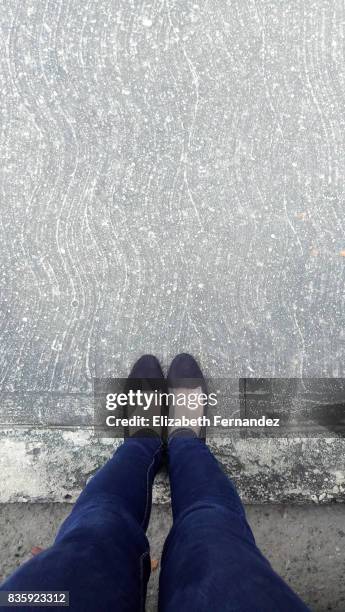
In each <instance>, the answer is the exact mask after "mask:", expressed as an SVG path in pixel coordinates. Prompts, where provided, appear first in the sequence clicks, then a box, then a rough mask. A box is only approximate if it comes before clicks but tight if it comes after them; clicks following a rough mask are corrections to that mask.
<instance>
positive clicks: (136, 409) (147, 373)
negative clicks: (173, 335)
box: [123, 355, 167, 441]
mask: <svg viewBox="0 0 345 612" xmlns="http://www.w3.org/2000/svg"><path fill="white" fill-rule="evenodd" d="M123 391H124V393H126V394H127V395H128V393H129V392H130V391H133V392H134V393H137V392H138V391H139V392H142V393H146V394H148V395H150V396H152V395H153V400H152V403H151V405H150V407H149V409H148V410H143V407H142V405H141V404H140V402H139V403H138V404H137V405H134V406H133V405H127V406H125V409H124V417H125V418H129V419H131V418H133V417H137V418H139V417H144V418H146V419H150V421H151V422H152V418H153V416H162V415H163V416H165V414H166V411H165V405H164V406H162V405H161V402H160V397H159V396H160V394H161V393H166V392H167V386H166V381H165V378H164V374H163V371H162V368H161V365H160V363H159V361H158V359H157V358H156V357H155V356H154V355H143V356H142V357H140V359H138V361H136V362H135V364H134V366H133V367H132V370H131V372H130V374H129V376H128V378H127V381H126V384H125V387H124V390H123ZM140 401H141V400H140ZM124 430H125V432H124V434H125V437H152V436H155V437H160V438H161V439H162V441H164V440H165V439H166V428H165V427H164V426H163V425H159V426H153V425H151V424H150V425H149V426H147V427H146V426H141V425H140V424H131V425H129V426H128V427H125V428H124Z"/></svg>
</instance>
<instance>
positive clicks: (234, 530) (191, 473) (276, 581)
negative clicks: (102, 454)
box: [159, 355, 307, 612]
mask: <svg viewBox="0 0 345 612" xmlns="http://www.w3.org/2000/svg"><path fill="white" fill-rule="evenodd" d="M184 377H185V378H188V379H189V381H192V382H193V380H194V381H195V384H194V385H193V387H194V388H193V389H192V390H191V392H195V390H196V389H199V392H200V391H201V390H205V381H204V380H203V377H202V373H201V371H200V368H199V367H198V365H197V363H196V362H195V361H194V359H193V358H192V357H190V356H189V355H180V356H178V357H177V358H176V359H175V360H174V361H173V364H172V366H171V368H170V372H169V376H168V382H169V391H172V392H173V393H178V391H181V389H182V390H183V392H184V395H186V396H188V393H187V392H186V383H185V382H184ZM179 412H181V411H180V408H176V407H175V409H174V410H173V411H172V414H174V415H175V416H176V415H177V416H178V415H179ZM187 412H188V411H187ZM202 412H203V409H202V406H200V409H198V410H194V412H193V415H192V416H200V414H202ZM202 435H204V432H203V431H202V429H200V427H195V428H194V430H192V429H189V430H188V429H187V430H181V429H180V430H178V429H176V428H173V429H172V430H170V439H169V442H168V460H169V475H170V484H171V495H172V511H173V519H174V522H173V527H172V529H171V532H170V534H169V535H168V538H167V540H166V542H165V546H164V550H163V556H162V564H161V575H160V591H159V610H160V611H161V612H169V611H171V612H175V611H176V610H179V612H183V611H184V610H186V611H187V610H188V611H189V610H198V612H305V611H306V610H307V607H306V606H305V605H304V604H303V602H302V601H301V600H300V599H299V598H298V597H297V595H295V594H294V593H293V591H292V590H291V589H290V588H289V587H288V586H287V585H286V584H285V582H284V581H283V580H282V579H281V578H280V577H279V576H278V575H277V574H276V573H275V572H274V571H273V569H272V568H271V566H270V564H269V562H268V561H267V560H266V559H265V557H264V556H263V555H262V553H261V552H260V551H259V549H258V548H257V546H256V544H255V540H254V537H253V534H252V531H251V529H250V527H249V525H248V523H247V521H246V517H245V512H244V508H243V506H242V503H241V500H240V498H239V495H238V493H237V491H236V489H235V487H234V485H233V483H232V482H231V480H230V479H229V478H228V477H227V476H226V475H225V474H224V472H223V470H222V469H221V467H220V465H219V463H218V462H217V460H216V459H215V457H214V456H213V455H212V453H211V452H210V450H209V449H208V447H207V445H206V443H205V441H204V440H203V439H201V438H200V437H199V436H202Z"/></svg>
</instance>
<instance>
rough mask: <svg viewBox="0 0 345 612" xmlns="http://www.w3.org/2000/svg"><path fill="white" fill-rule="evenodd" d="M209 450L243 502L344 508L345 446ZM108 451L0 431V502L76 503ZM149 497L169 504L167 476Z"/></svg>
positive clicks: (93, 442) (98, 443)
mask: <svg viewBox="0 0 345 612" xmlns="http://www.w3.org/2000/svg"><path fill="white" fill-rule="evenodd" d="M119 443H120V441H115V445H118V444H119ZM209 446H210V448H211V450H212V451H213V452H214V453H215V455H216V456H217V458H218V460H219V461H220V463H221V464H222V465H223V467H224V469H225V471H226V472H227V473H228V474H229V475H230V476H231V477H232V479H233V480H234V482H235V484H236V486H237V487H238V490H239V492H240V494H241V496H242V499H243V501H244V502H245V503H254V504H255V503H289V502H291V503H327V502H345V440H342V439H336V438H335V439H333V438H323V439H321V438H318V439H315V438H309V439H301V438H299V439H297V438H292V439H291V438H290V439H286V438H279V439H265V440H254V439H251V440H243V439H235V438H234V439H214V440H211V441H210V443H209ZM113 448H114V440H111V439H103V440H99V439H96V438H95V437H94V436H93V434H92V433H91V431H85V430H83V431H80V430H79V431H72V430H71V431H68V430H65V431H61V430H47V429H42V430H37V429H36V430H31V429H17V430H14V429H11V430H5V429H3V430H0V473H1V485H2V486H1V490H0V503H6V502H66V501H69V502H74V501H75V499H76V497H77V496H78V494H79V492H80V490H81V489H82V487H83V486H84V484H85V482H86V481H87V479H88V478H89V477H90V476H91V475H92V474H93V473H94V472H95V471H96V470H97V469H98V468H99V467H101V466H102V465H103V464H104V462H105V461H106V460H107V459H108V458H109V457H110V456H111V454H112V451H113ZM153 497H154V501H155V502H156V503H167V502H168V501H169V481H168V478H167V475H166V474H164V473H162V474H159V475H158V477H157V479H156V484H155V487H154V495H153Z"/></svg>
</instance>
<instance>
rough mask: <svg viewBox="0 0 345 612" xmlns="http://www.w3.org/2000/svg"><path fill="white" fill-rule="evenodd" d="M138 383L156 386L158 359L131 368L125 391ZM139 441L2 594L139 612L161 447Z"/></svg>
mask: <svg viewBox="0 0 345 612" xmlns="http://www.w3.org/2000/svg"><path fill="white" fill-rule="evenodd" d="M140 379H142V382H143V384H146V383H145V381H146V382H147V381H149V380H152V379H155V380H156V381H157V384H158V385H159V384H162V385H163V383H164V378H163V373H162V371H161V368H160V365H159V363H158V361H157V359H155V358H154V357H152V356H150V355H145V356H143V357H142V358H141V359H139V360H138V361H137V362H136V364H135V365H134V367H133V369H132V372H131V374H130V376H129V379H128V381H129V382H128V384H127V387H128V388H127V390H129V389H130V388H131V386H132V385H134V386H137V385H138V384H139V385H140V384H141V383H140ZM151 433H153V432H151ZM142 434H143V431H136V428H135V427H134V428H133V430H132V431H128V435H131V436H133V437H130V438H129V439H127V440H126V441H125V442H124V444H122V445H121V446H120V447H119V449H118V450H117V451H116V453H115V454H114V456H113V457H112V458H111V459H110V460H109V461H108V462H107V463H106V464H105V466H104V467H103V468H102V469H100V470H99V471H98V472H97V474H96V475H95V476H94V477H93V478H92V479H91V480H90V482H89V483H88V484H87V486H86V488H85V489H84V491H83V492H82V494H81V495H80V497H79V499H78V500H77V502H76V504H75V506H74V508H73V510H72V512H71V514H70V515H69V517H68V518H67V519H66V521H65V522H64V523H63V525H62V526H61V528H60V530H59V532H58V534H57V537H56V540H55V542H54V544H53V546H52V547H51V548H49V549H48V550H46V551H44V552H42V553H41V554H39V555H37V556H36V557H34V558H33V559H32V560H30V561H29V562H28V563H26V564H24V565H23V566H22V567H20V568H19V569H18V570H17V571H16V572H15V573H14V574H13V575H12V576H10V577H9V578H8V579H7V580H6V581H5V583H3V584H2V586H1V587H0V588H1V590H2V591H10V590H17V591H23V590H26V591H28V590H29V591H37V590H39V591H69V592H70V609H71V610H73V611H74V612H110V611H112V612H113V611H114V610H116V612H122V611H128V612H138V611H140V610H144V607H145V595H146V585H147V581H148V578H149V575H150V569H151V568H150V556H149V544H148V541H147V538H146V535H145V531H146V528H147V525H148V521H149V516H150V510H151V492H152V483H153V479H154V476H155V473H156V471H157V469H158V466H159V464H160V461H161V456H162V440H161V437H160V436H159V435H158V434H157V432H156V434H154V433H153V437H148V436H149V434H147V432H145V437H143V435H142ZM2 609H5V608H2V607H1V606H0V610H2ZM7 609H8V608H6V610H7ZM21 609H23V608H21ZM24 609H25V610H31V609H32V610H34V609H36V608H33V607H32V608H30V607H29V606H26V607H24ZM41 609H42V608H41ZM43 609H47V610H48V609H49V610H50V609H51V608H43Z"/></svg>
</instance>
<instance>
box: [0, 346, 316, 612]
mask: <svg viewBox="0 0 345 612" xmlns="http://www.w3.org/2000/svg"><path fill="white" fill-rule="evenodd" d="M136 368H137V369H136V374H137V375H138V372H139V373H140V374H142V375H143V378H144V377H145V376H146V375H147V373H148V372H149V373H150V372H151V374H150V375H152V372H153V373H154V375H152V378H158V374H159V376H163V374H162V372H161V370H160V366H159V364H158V362H156V360H155V358H153V357H150V356H144V357H143V358H141V360H139V362H137V364H136ZM155 370H156V372H154V371H155ZM170 372H171V374H170V380H172V381H173V380H174V379H175V380H177V379H178V378H181V379H182V378H192V377H197V376H199V377H200V376H201V373H200V370H199V369H198V366H197V364H196V362H195V361H194V360H193V359H192V357H190V356H188V355H185V354H184V355H180V356H178V357H177V358H176V359H175V360H174V362H173V364H172V367H171V370H170ZM191 375H192V376H191ZM168 380H169V378H168ZM172 384H173V383H172ZM139 433H140V432H139ZM141 433H142V432H141ZM170 434H171V435H170V436H169V437H168V442H167V449H166V453H167V458H168V469H169V477H170V484H171V498H172V512H173V526H172V529H171V531H170V533H169V535H168V537H167V540H166V542H165V545H164V550H163V555H162V559H161V573H160V582H159V610H160V611H163V612H184V611H186V612H187V611H188V612H190V611H192V612H193V611H195V612H306V611H307V610H308V608H307V607H306V605H305V604H304V603H303V602H302V601H301V600H300V599H299V597H298V596H297V595H296V594H295V593H294V592H293V591H292V590H291V588H290V587H289V586H288V585H287V584H286V583H285V582H284V581H283V580H282V579H281V578H280V577H279V576H278V575H277V574H276V573H275V572H274V571H273V569H272V567H271V566H270V564H269V562H268V561H267V559H266V558H265V557H264V556H263V555H262V553H261V552H260V550H259V549H258V547H257V546H256V544H255V540H254V537H253V534H252V531H251V529H250V527H249V525H248V523H247V520H246V517H245V512H244V509H243V506H242V503H241V500H240V498H239V496H238V494H237V491H236V489H235V487H234V485H233V483H232V482H231V480H230V479H229V478H228V477H227V476H226V475H225V474H224V472H223V470H222V469H221V467H220V465H219V463H218V462H217V460H216V459H215V457H214V456H213V455H212V453H211V452H210V450H209V449H208V447H207V445H206V443H205V441H204V439H203V438H202V437H200V431H198V430H178V429H175V430H173V431H171V432H170ZM163 452H165V451H164V444H163V442H162V438H161V437H160V436H159V435H152V436H151V437H148V436H144V435H134V436H132V437H129V438H128V439H126V440H125V442H124V443H123V444H122V445H121V446H120V447H119V448H118V449H117V451H116V452H115V454H114V456H113V457H112V458H111V459H110V460H109V461H108V462H107V463H106V464H105V465H104V467H103V468H101V469H100V470H99V471H98V472H97V473H96V474H95V476H94V477H93V478H92V479H91V480H90V482H89V483H88V484H87V486H86V487H85V489H84V491H83V492H82V493H81V495H80V497H79V499H78V500H77V502H76V504H75V506H74V508H73V510H72V512H71V514H70V515H69V516H68V518H67V519H66V520H65V522H64V523H63V525H62V526H61V528H60V530H59V532H58V534H57V537H56V539H55V542H54V544H53V545H52V546H51V547H50V548H49V549H47V550H45V551H43V552H42V553H40V554H39V555H37V556H35V557H34V558H33V559H31V560H30V561H28V562H27V563H25V564H24V565H22V566H21V567H20V568H19V569H18V570H17V571H16V572H15V573H14V574H13V575H12V576H10V577H9V578H8V579H7V580H6V581H5V582H4V583H3V584H2V585H1V587H0V591H11V592H13V591H16V592H18V591H25V592H28V591H31V592H32V591H35V592H43V591H60V592H61V591H69V608H70V610H73V612H142V611H143V610H144V609H145V597H146V588H147V582H148V579H149V576H150V571H151V563H150V548H149V542H148V540H147V537H146V529H147V526H148V523H149V518H150V511H151V497H152V484H153V480H154V477H155V474H156V473H157V471H158V469H159V466H160V465H161V462H162V457H163ZM7 609H8V608H5V607H4V608H3V607H1V606H0V610H7ZM21 609H24V610H32V611H33V610H35V609H36V608H34V607H30V605H23V606H22V607H21ZM41 609H44V610H45V609H46V610H51V607H43V608H42V607H41Z"/></svg>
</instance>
